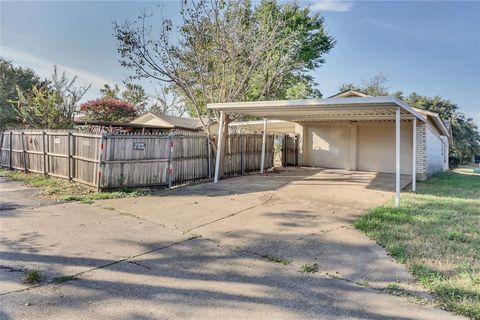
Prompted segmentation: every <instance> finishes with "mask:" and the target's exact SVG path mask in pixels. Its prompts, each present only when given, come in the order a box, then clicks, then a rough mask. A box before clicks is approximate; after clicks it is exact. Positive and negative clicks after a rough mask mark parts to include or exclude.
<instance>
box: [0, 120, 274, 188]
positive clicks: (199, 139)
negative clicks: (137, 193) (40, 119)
mask: <svg viewBox="0 0 480 320" xmlns="http://www.w3.org/2000/svg"><path fill="white" fill-rule="evenodd" d="M0 139H1V140H0V146H1V149H0V151H1V152H0V166H2V167H7V168H11V169H17V170H25V171H31V172H36V173H43V174H45V175H51V176H54V177H59V178H65V179H69V180H73V181H77V182H80V183H84V184H87V185H90V186H94V187H96V188H97V189H99V190H100V189H113V188H126V187H148V186H169V187H171V186H173V185H180V184H185V183H189V182H194V181H199V180H206V179H210V178H212V175H213V171H214V167H215V157H214V154H213V151H212V148H211V145H210V143H209V140H208V139H209V138H208V137H207V135H205V134H188V135H186V134H182V135H176V134H173V133H171V134H85V133H78V132H68V131H53V130H52V131H4V132H2V134H1V136H0ZM273 146H274V137H273V135H267V140H266V148H265V149H266V156H265V168H269V167H272V166H273V154H274V147H273ZM261 151H262V135H261V134H243V135H230V136H229V137H228V140H227V142H226V154H225V160H224V174H225V175H226V176H231V175H241V174H246V173H249V172H253V171H258V170H259V169H260V161H261Z"/></svg>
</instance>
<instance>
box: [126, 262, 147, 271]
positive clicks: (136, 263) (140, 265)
mask: <svg viewBox="0 0 480 320" xmlns="http://www.w3.org/2000/svg"><path fill="white" fill-rule="evenodd" d="M127 263H131V264H134V265H136V266H139V267H142V268H145V269H147V270H150V269H151V268H150V267H149V266H146V265H143V264H141V263H139V262H137V261H130V260H129V261H127Z"/></svg>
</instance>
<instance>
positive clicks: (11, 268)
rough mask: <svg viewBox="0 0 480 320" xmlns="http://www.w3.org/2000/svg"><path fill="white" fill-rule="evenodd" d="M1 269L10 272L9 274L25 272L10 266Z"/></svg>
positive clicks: (0, 267)
mask: <svg viewBox="0 0 480 320" xmlns="http://www.w3.org/2000/svg"><path fill="white" fill-rule="evenodd" d="M0 269H3V270H8V272H25V269H18V268H13V267H9V266H0Z"/></svg>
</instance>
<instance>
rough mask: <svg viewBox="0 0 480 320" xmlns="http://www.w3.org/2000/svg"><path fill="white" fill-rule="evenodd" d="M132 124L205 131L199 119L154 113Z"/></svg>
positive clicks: (137, 119) (148, 113)
mask: <svg viewBox="0 0 480 320" xmlns="http://www.w3.org/2000/svg"><path fill="white" fill-rule="evenodd" d="M207 122H208V120H207V119H205V123H207ZM131 123H138V124H140V123H141V124H150V125H156V126H163V127H164V128H168V129H186V130H196V131H200V130H202V129H203V125H202V123H201V121H200V119H198V118H184V117H175V116H169V115H166V114H157V113H152V112H147V113H146V114H144V115H142V116H140V117H138V118H136V119H135V120H133V121H131Z"/></svg>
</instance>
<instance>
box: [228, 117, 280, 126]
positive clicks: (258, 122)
mask: <svg viewBox="0 0 480 320" xmlns="http://www.w3.org/2000/svg"><path fill="white" fill-rule="evenodd" d="M272 123H288V121H285V120H270V119H268V124H272ZM260 124H261V125H263V120H251V121H235V122H231V123H229V124H228V126H245V125H260Z"/></svg>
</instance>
